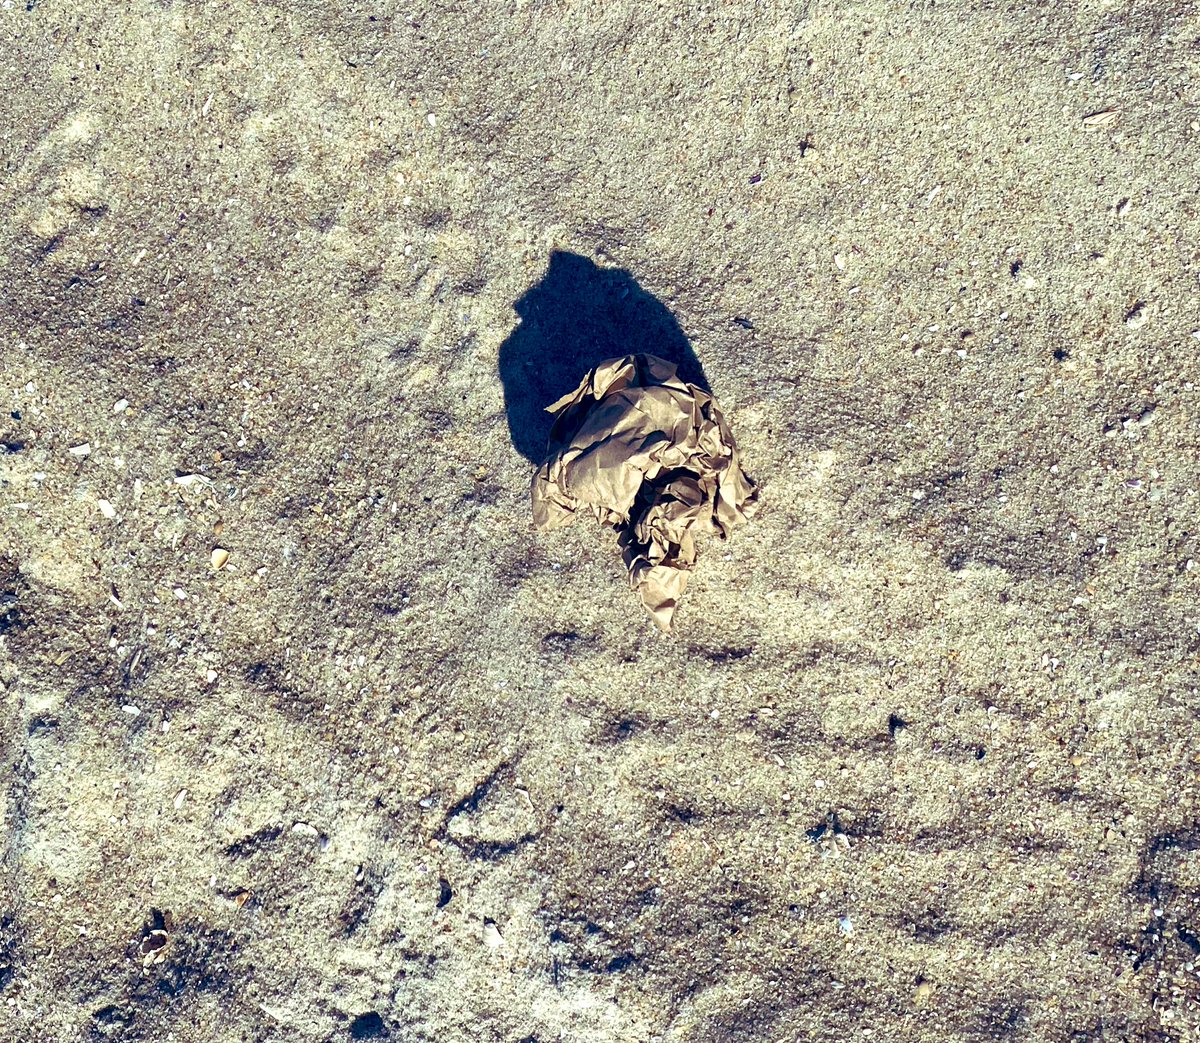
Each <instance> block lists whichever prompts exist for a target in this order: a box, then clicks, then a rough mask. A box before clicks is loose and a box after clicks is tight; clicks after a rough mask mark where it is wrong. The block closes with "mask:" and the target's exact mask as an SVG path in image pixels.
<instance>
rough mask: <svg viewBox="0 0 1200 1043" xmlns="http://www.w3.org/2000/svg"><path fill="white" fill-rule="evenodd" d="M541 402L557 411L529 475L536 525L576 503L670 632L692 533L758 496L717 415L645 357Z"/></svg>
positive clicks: (545, 525) (689, 564)
mask: <svg viewBox="0 0 1200 1043" xmlns="http://www.w3.org/2000/svg"><path fill="white" fill-rule="evenodd" d="M547 410H548V411H549V412H552V413H554V414H556V416H555V420H554V426H553V428H552V429H551V432H550V445H549V452H548V458H547V460H546V462H545V463H544V464H543V465H542V466H541V467H540V468H538V470H537V471H536V472H535V474H534V476H533V488H532V495H533V520H534V524H535V525H536V526H537V527H538V528H539V529H546V530H548V529H557V528H561V527H562V526H564V525H567V524H569V523H570V522H571V520H572V519H573V518H574V517H575V514H576V512H577V511H580V510H583V509H585V508H586V509H588V510H590V511H591V512H592V513H593V514H594V515H595V516H596V518H598V519H599V520H600V521H601V522H602V523H604V524H607V525H611V526H613V527H614V528H615V529H616V530H617V533H618V542H619V543H620V546H621V548H622V550H623V551H624V557H625V564H626V566H627V567H628V569H629V582H630V586H632V587H633V588H634V589H636V590H637V591H638V593H639V594H640V595H641V598H642V603H643V604H644V605H645V606H646V609H647V611H649V613H650V615H651V616H652V617H653V618H654V622H655V623H656V624H658V626H659V628H660V629H661V630H663V631H669V630H670V629H671V617H672V616H673V615H674V612H675V607H676V605H677V604H678V603H679V599H680V597H681V596H682V595H683V591H684V588H685V587H686V586H687V582H688V576H689V574H690V572H691V570H692V568H693V566H694V565H695V563H696V535H697V534H699V533H715V534H719V535H721V536H728V535H729V533H730V532H731V531H732V530H733V529H734V528H735V527H736V526H738V525H740V524H741V523H742V522H744V521H745V520H746V519H747V518H748V517H749V516H750V514H751V513H752V512H753V510H754V505H755V501H756V499H757V496H758V493H757V490H756V488H755V486H754V483H753V482H752V481H751V480H750V479H749V478H748V477H746V475H745V473H743V471H742V465H741V459H740V457H739V455H738V450H737V445H736V443H735V442H734V438H733V433H732V432H731V431H730V429H729V424H728V422H727V421H726V419H725V416H724V414H723V413H722V412H721V409H720V407H719V406H718V405H717V403H716V400H715V399H714V398H713V397H712V395H710V394H709V393H708V392H707V391H705V390H703V389H702V388H700V387H697V386H696V385H695V384H687V383H684V381H683V380H681V379H680V378H679V377H678V376H676V371H675V366H674V365H672V364H671V363H670V362H667V361H665V360H664V359H661V358H658V357H657V356H655V355H626V356H624V357H623V358H619V359H609V360H608V361H606V362H602V363H600V364H599V365H598V366H597V367H596V368H595V369H593V370H592V371H591V372H590V373H589V374H588V375H587V376H586V377H584V379H583V382H582V383H581V384H580V385H579V387H578V388H576V389H575V390H574V391H573V392H571V393H570V394H569V395H565V396H564V397H563V398H561V399H559V400H558V401H557V402H555V403H553V404H552V405H550V406H548V407H547Z"/></svg>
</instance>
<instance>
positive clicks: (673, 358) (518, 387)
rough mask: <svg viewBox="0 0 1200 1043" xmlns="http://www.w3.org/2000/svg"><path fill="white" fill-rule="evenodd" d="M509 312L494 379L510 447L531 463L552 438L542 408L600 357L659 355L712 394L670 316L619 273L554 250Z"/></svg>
mask: <svg viewBox="0 0 1200 1043" xmlns="http://www.w3.org/2000/svg"><path fill="white" fill-rule="evenodd" d="M513 307H514V308H515V309H516V312H517V315H519V316H520V319H521V321H520V323H519V324H518V325H517V328H516V329H515V330H513V332H512V333H511V334H510V335H509V337H508V339H507V340H505V342H504V343H503V344H502V345H500V381H501V383H502V384H503V385H504V408H505V411H506V412H507V414H508V432H509V435H510V436H511V438H512V443H513V446H514V447H516V449H517V451H518V452H519V453H521V455H522V456H524V457H526V458H527V459H528V460H530V461H531V462H532V463H534V464H540V463H541V462H542V461H543V460H544V459H545V455H546V442H547V440H548V438H549V436H550V424H551V420H552V418H551V415H550V414H549V413H547V412H546V411H545V410H546V406H548V405H550V404H551V403H552V402H554V401H555V400H556V399H559V398H561V397H562V396H563V395H565V394H567V392H569V391H574V390H575V388H576V387H578V386H579V382H580V381H581V380H582V379H583V378H584V376H586V375H587V372H588V370H590V369H591V368H592V367H593V366H595V365H596V364H597V363H599V362H602V361H604V359H610V358H616V357H618V356H621V355H635V354H638V353H645V354H648V355H657V356H659V357H660V358H664V359H666V360H667V361H668V362H673V363H675V365H676V366H677V367H678V369H679V375H680V376H681V377H682V378H683V379H684V380H686V381H687V382H688V383H691V384H696V385H698V386H699V387H701V388H703V389H704V390H705V391H709V390H710V388H709V386H708V381H707V379H705V376H704V369H703V367H702V366H701V365H700V361H699V359H697V358H696V356H695V353H694V352H693V351H692V346H691V344H689V343H688V339H687V337H685V336H684V334H683V330H681V329H680V328H679V323H677V322H676V321H675V316H673V315H672V314H671V313H670V311H669V310H668V309H667V308H666V306H665V305H663V304H662V302H660V301H659V300H658V299H657V298H655V297H654V296H653V295H652V294H650V293H647V292H646V291H645V290H643V289H642V288H641V287H640V286H639V285H638V283H637V280H636V279H634V277H633V276H632V275H630V274H629V273H628V272H626V271H623V270H621V269H619V268H600V267H597V266H596V265H595V264H593V263H592V262H591V261H589V260H588V259H587V258H586V257H581V256H580V255H579V254H573V253H566V252H564V251H561V250H556V251H555V252H554V253H552V254H551V255H550V267H549V268H548V269H547V271H546V275H545V277H544V278H543V279H542V280H541V281H540V282H539V283H537V284H536V285H535V286H533V287H531V288H530V289H529V290H528V292H526V293H525V294H524V295H523V296H522V297H520V298H519V299H518V300H517V301H516V303H515V304H514V305H513Z"/></svg>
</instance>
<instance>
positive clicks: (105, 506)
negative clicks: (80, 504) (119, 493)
mask: <svg viewBox="0 0 1200 1043" xmlns="http://www.w3.org/2000/svg"><path fill="white" fill-rule="evenodd" d="M96 506H97V507H99V508H100V513H101V514H103V515H104V517H106V518H115V517H116V516H117V509H116V508H115V507H114V506H113V505H112V504H111V503H109V502H108V501H107V500H97V501H96Z"/></svg>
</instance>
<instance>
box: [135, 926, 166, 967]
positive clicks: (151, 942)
mask: <svg viewBox="0 0 1200 1043" xmlns="http://www.w3.org/2000/svg"><path fill="white" fill-rule="evenodd" d="M168 940H169V939H168V936H167V932H166V931H164V930H162V929H161V928H156V929H155V930H153V931H150V932H149V933H147V934H146V935H145V937H143V938H142V942H141V945H140V946H139V947H138V951H139V952H140V953H141V956H142V966H143V967H149V966H151V965H152V964H155V963H162V962H163V961H164V960H165V959H166V958H167V953H166V946H167V942H168Z"/></svg>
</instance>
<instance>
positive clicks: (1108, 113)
mask: <svg viewBox="0 0 1200 1043" xmlns="http://www.w3.org/2000/svg"><path fill="white" fill-rule="evenodd" d="M1120 114H1121V110H1120V109H1114V108H1109V109H1101V110H1100V111H1099V112H1092V113H1089V114H1088V115H1087V116H1084V117H1083V125H1084V126H1085V127H1107V126H1108V125H1109V124H1111V123H1115V122H1116V120H1117V117H1118V116H1119V115H1120Z"/></svg>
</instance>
